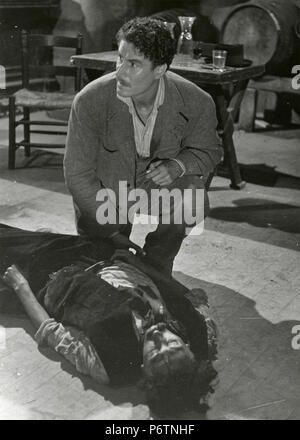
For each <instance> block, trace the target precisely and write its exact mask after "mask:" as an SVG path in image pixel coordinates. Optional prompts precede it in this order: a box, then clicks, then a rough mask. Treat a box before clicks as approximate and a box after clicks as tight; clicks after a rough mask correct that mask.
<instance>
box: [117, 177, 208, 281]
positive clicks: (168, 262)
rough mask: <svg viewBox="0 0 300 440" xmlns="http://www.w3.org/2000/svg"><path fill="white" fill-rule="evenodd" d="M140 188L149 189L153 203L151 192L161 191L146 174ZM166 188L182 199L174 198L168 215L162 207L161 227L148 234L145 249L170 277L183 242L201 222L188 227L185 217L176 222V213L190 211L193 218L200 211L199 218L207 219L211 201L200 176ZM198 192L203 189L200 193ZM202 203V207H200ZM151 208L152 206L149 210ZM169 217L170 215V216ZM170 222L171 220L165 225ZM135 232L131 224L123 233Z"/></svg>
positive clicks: (148, 192) (155, 264)
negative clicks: (186, 195)
mask: <svg viewBox="0 0 300 440" xmlns="http://www.w3.org/2000/svg"><path fill="white" fill-rule="evenodd" d="M137 187H138V188H140V189H144V190H145V192H146V193H147V195H148V200H149V201H150V200H151V191H152V190H155V189H156V190H159V189H161V188H159V187H158V186H157V185H156V184H155V183H153V182H152V180H147V179H145V177H144V175H143V177H141V178H140V179H138V180H137ZM165 188H166V190H168V191H172V190H175V189H176V190H179V192H180V194H181V197H179V199H176V200H175V202H174V200H173V199H172V198H171V199H170V202H171V203H170V205H169V207H167V209H169V212H168V213H166V211H165V210H163V209H162V206H161V205H160V206H159V207H158V226H157V229H156V230H155V231H154V232H151V233H149V234H148V235H147V237H146V241H145V245H144V250H145V252H146V254H147V259H148V260H149V262H150V263H151V264H152V265H153V266H154V267H157V268H158V269H159V270H162V271H164V272H166V273H169V274H170V273H171V272H172V267H173V261H174V258H175V257H176V255H177V253H178V252H179V250H180V247H181V244H182V241H183V240H184V238H185V237H186V236H187V235H188V233H189V230H190V229H191V227H193V226H195V224H196V223H197V221H196V222H195V223H194V224H187V223H186V221H185V219H184V217H183V215H179V217H178V216H177V220H176V214H175V212H176V213H177V214H178V212H179V213H182V214H183V213H184V212H185V211H186V212H187V213H189V214H190V215H191V216H193V217H196V213H197V212H198V214H199V212H200V213H201V215H200V217H199V219H204V218H205V217H206V216H207V215H208V211H209V201H208V196H207V192H206V190H205V188H204V182H203V180H202V179H201V178H200V177H199V176H195V175H186V176H183V177H181V178H178V179H176V180H175V181H174V182H173V183H172V184H171V185H169V186H168V187H165ZM186 189H189V190H190V196H191V197H190V198H189V199H188V200H187V199H185V198H184V190H186ZM196 190H199V191H198V193H197V192H196ZM177 194H178V192H177ZM199 194H202V195H201V197H199ZM199 204H201V206H199ZM150 205H151V204H150V203H149V206H148V208H149V207H150ZM179 205H181V206H179ZM150 209H151V208H150ZM197 209H198V211H197ZM148 213H149V211H148ZM166 214H169V215H167V217H166ZM168 217H169V218H168ZM178 219H181V221H180V222H179V223H178V224H176V222H177V221H178ZM199 219H198V220H199ZM166 220H167V221H168V220H170V221H168V222H167V224H165V222H166ZM131 230H132V224H131V223H130V222H129V223H128V224H127V225H123V226H122V227H121V232H122V233H123V234H126V235H127V236H128V237H129V235H130V233H131Z"/></svg>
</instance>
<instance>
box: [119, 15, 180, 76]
mask: <svg viewBox="0 0 300 440" xmlns="http://www.w3.org/2000/svg"><path fill="white" fill-rule="evenodd" d="M116 39H117V42H118V43H120V41H121V40H126V41H127V42H128V43H132V44H133V45H134V46H135V47H136V48H137V49H138V50H139V51H140V52H141V53H142V54H144V56H145V57H146V58H148V59H149V60H150V61H152V63H153V68H155V67H157V66H161V65H162V64H167V67H168V68H169V67H170V65H171V63H172V60H173V58H174V55H175V42H174V39H173V38H172V36H171V34H170V31H169V30H168V29H167V27H166V26H165V25H164V23H163V22H162V21H161V20H156V19H154V18H150V17H136V18H133V19H132V20H130V21H128V22H127V23H125V24H124V25H123V26H122V27H121V29H120V30H119V31H118V33H117V35H116Z"/></svg>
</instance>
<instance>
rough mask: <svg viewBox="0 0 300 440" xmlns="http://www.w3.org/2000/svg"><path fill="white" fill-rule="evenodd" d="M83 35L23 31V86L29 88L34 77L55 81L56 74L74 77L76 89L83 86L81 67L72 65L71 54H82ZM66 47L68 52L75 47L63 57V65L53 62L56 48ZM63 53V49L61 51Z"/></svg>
mask: <svg viewBox="0 0 300 440" xmlns="http://www.w3.org/2000/svg"><path fill="white" fill-rule="evenodd" d="M82 43H83V37H82V35H80V34H79V35H77V37H65V36H55V35H46V34H30V33H28V32H27V31H25V30H22V33H21V47H22V86H23V88H29V86H30V82H31V81H30V80H31V79H33V78H44V80H45V82H46V81H47V80H51V79H52V81H53V79H55V77H56V75H58V76H68V77H73V78H74V90H75V91H76V92H77V91H79V90H80V88H81V73H82V72H81V68H79V67H75V66H71V65H69V64H70V61H69V60H70V56H71V55H81V54H82ZM56 48H61V49H62V48H64V50H66V52H70V51H69V49H74V50H73V53H72V54H70V53H68V55H67V56H66V57H65V58H64V59H63V62H62V63H61V65H56V63H55V65H54V64H53V58H54V50H55V49H56ZM61 52H62V53H63V51H61Z"/></svg>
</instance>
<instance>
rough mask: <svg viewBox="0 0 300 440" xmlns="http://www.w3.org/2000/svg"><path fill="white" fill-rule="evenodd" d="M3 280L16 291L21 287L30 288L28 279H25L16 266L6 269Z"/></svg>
mask: <svg viewBox="0 0 300 440" xmlns="http://www.w3.org/2000/svg"><path fill="white" fill-rule="evenodd" d="M3 280H4V281H5V282H6V284H8V285H9V286H10V287H12V288H13V289H14V290H19V289H20V287H25V286H28V282H27V280H26V278H24V276H23V275H22V274H21V272H20V271H19V269H18V268H17V266H15V265H14V264H13V265H12V266H10V267H8V268H7V269H6V272H5V274H4V276H3Z"/></svg>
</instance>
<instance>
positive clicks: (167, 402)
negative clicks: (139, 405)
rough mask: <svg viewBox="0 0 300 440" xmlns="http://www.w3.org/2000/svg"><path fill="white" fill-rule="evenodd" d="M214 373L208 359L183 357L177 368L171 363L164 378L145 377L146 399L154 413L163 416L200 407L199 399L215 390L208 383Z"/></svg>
mask: <svg viewBox="0 0 300 440" xmlns="http://www.w3.org/2000/svg"><path fill="white" fill-rule="evenodd" d="M216 376H217V372H216V370H215V369H214V367H213V365H212V363H211V362H209V361H203V362H201V363H200V364H198V363H197V362H196V361H195V359H190V358H188V359H187V358H183V359H182V362H181V363H180V364H179V365H177V367H176V366H174V365H172V363H171V364H170V368H169V371H168V374H167V375H164V377H159V374H156V375H155V377H153V378H152V379H151V378H149V377H148V378H147V377H145V383H144V387H145V390H146V395H147V401H148V403H149V405H150V407H151V409H152V410H153V411H154V412H155V413H157V414H160V415H164V416H171V415H176V414H177V415H178V414H179V413H182V412H185V411H189V410H199V408H200V406H201V405H200V398H205V396H206V395H207V394H208V393H211V392H212V393H213V392H214V390H213V388H212V386H211V382H212V381H213V380H214V379H215V378H216Z"/></svg>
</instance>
